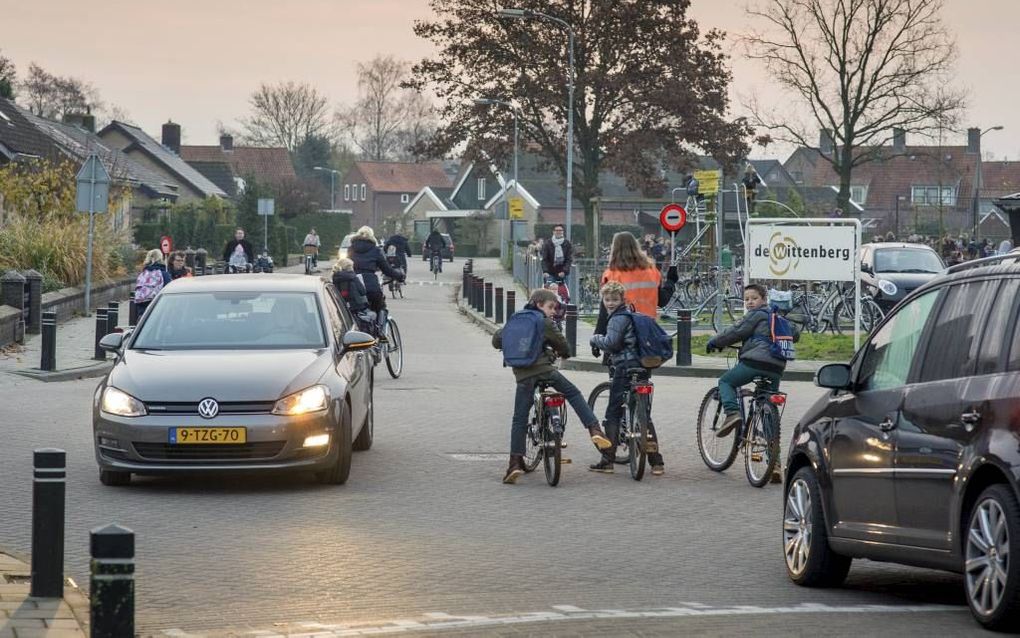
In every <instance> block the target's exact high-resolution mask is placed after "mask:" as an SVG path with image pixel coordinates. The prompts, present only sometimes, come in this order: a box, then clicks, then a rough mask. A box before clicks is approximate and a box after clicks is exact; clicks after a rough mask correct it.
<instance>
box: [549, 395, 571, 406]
mask: <svg viewBox="0 0 1020 638" xmlns="http://www.w3.org/2000/svg"><path fill="white" fill-rule="evenodd" d="M566 401H567V399H566V398H565V397H564V396H563V395H562V394H559V395H553V396H551V397H546V398H545V405H546V407H548V408H559V407H562V406H563V404H564V403H566Z"/></svg>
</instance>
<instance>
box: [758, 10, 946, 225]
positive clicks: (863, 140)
mask: <svg viewBox="0 0 1020 638" xmlns="http://www.w3.org/2000/svg"><path fill="white" fill-rule="evenodd" d="M943 4H944V2H943V0H761V2H760V3H759V4H758V5H757V6H755V7H752V8H751V9H750V13H751V15H752V16H753V17H755V18H757V19H758V20H760V22H761V23H762V24H763V25H765V26H766V28H765V29H764V30H761V31H757V32H754V33H752V34H750V35H748V36H745V38H744V41H745V44H746V45H747V46H748V55H749V57H751V58H752V59H755V60H760V61H761V62H763V63H764V64H765V66H766V68H767V69H768V70H769V71H770V73H771V75H772V77H773V79H774V80H775V81H776V82H777V83H778V84H779V86H781V87H782V88H784V89H785V90H786V91H787V92H788V93H790V94H792V95H793V96H794V97H795V98H796V99H797V100H798V101H799V102H801V103H802V105H803V106H805V107H806V109H807V111H806V113H810V116H809V117H808V116H805V117H802V118H798V116H797V114H796V113H791V109H790V108H789V107H788V106H786V105H784V106H783V107H780V108H775V109H765V108H762V106H761V105H760V104H758V103H757V102H753V103H752V104H750V105H749V107H750V110H751V112H752V116H753V121H754V123H755V124H756V125H757V126H759V127H761V128H764V129H766V130H767V131H768V132H769V135H770V136H771V137H774V138H775V139H777V140H779V141H783V142H788V143H792V144H796V145H799V146H804V147H812V146H814V144H812V143H811V141H810V140H811V139H812V138H813V136H814V135H816V134H817V133H815V131H816V130H817V129H819V128H820V129H823V130H826V131H828V132H829V134H830V135H831V136H832V139H833V142H834V151H833V152H832V153H831V154H825V153H822V152H821V149H819V155H820V156H821V157H822V158H823V159H824V160H825V161H827V162H829V163H830V164H831V165H832V168H833V170H834V171H835V173H836V174H837V175H838V177H839V195H838V198H837V205H838V206H840V207H841V208H844V209H846V208H847V205H848V202H849V201H850V179H851V176H852V174H853V170H854V169H855V168H856V167H858V166H860V165H862V164H864V163H867V162H871V161H874V160H876V159H879V158H881V157H883V156H887V151H884V150H883V149H882V146H883V145H885V144H886V143H888V142H889V141H890V140H891V139H892V137H893V129H902V130H904V131H909V132H914V133H920V134H922V135H926V136H931V135H933V134H935V133H936V132H937V131H938V130H939V128H940V127H942V126H945V122H946V121H947V120H951V119H952V118H953V117H954V116H955V115H956V114H957V113H958V112H959V111H961V110H962V108H963V106H964V97H963V94H962V93H960V92H955V91H952V90H949V91H947V90H945V88H944V87H946V86H949V85H950V84H951V81H950V77H949V76H950V72H951V71H952V68H953V65H954V63H955V60H956V53H957V52H956V45H955V42H954V40H953V38H952V36H951V34H950V33H949V32H948V30H947V29H946V27H945V26H944V24H943V22H942V19H941V13H942V7H943ZM807 122H810V124H807ZM809 127H810V130H809Z"/></svg>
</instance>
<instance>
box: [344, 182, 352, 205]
mask: <svg viewBox="0 0 1020 638" xmlns="http://www.w3.org/2000/svg"><path fill="white" fill-rule="evenodd" d="M344 201H345V202H349V201H351V185H350V184H344Z"/></svg>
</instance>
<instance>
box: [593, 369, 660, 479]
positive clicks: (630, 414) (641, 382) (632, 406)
mask: <svg viewBox="0 0 1020 638" xmlns="http://www.w3.org/2000/svg"><path fill="white" fill-rule="evenodd" d="M627 376H629V377H630V386H629V387H628V389H627V392H626V394H625V395H624V397H623V418H621V419H620V428H619V432H618V433H617V436H616V439H617V447H616V458H614V459H613V461H614V462H615V463H617V464H619V465H624V464H627V465H629V466H630V476H631V478H633V479H634V480H635V481H640V480H641V479H642V478H644V475H645V464H646V457H647V455H648V452H655V451H657V450H658V444H657V443H656V442H654V441H650V440H649V436H650V434H649V432H650V429H651V427H650V426H651V423H652V394H653V393H654V391H655V385H654V384H653V383H652V382H651V380H650V376H651V373H650V372H649V371H648V370H646V369H644V368H628V369H627ZM610 385H611V382H610V381H603V382H602V383H600V384H598V385H597V386H595V389H594V390H592V391H591V394H589V395H588V407H590V408H591V409H592V412H595V414H605V413H606V406H607V405H608V403H609V387H610ZM653 443H654V447H655V449H650V448H652V447H653V446H652V445H650V444H653Z"/></svg>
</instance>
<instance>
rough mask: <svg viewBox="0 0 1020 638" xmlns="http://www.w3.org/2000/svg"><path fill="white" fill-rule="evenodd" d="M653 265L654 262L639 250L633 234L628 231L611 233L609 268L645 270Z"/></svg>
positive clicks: (639, 247)
mask: <svg viewBox="0 0 1020 638" xmlns="http://www.w3.org/2000/svg"><path fill="white" fill-rule="evenodd" d="M654 267H655V262H654V261H653V260H652V258H651V257H649V256H648V255H646V254H645V253H644V252H642V251H641V246H640V245H639V244H638V240H637V239H636V238H635V237H634V235H631V234H630V233H628V232H622V233H616V234H615V235H613V245H612V247H611V248H610V249H609V269H610V270H624V271H627V270H645V269H647V268H654Z"/></svg>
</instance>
